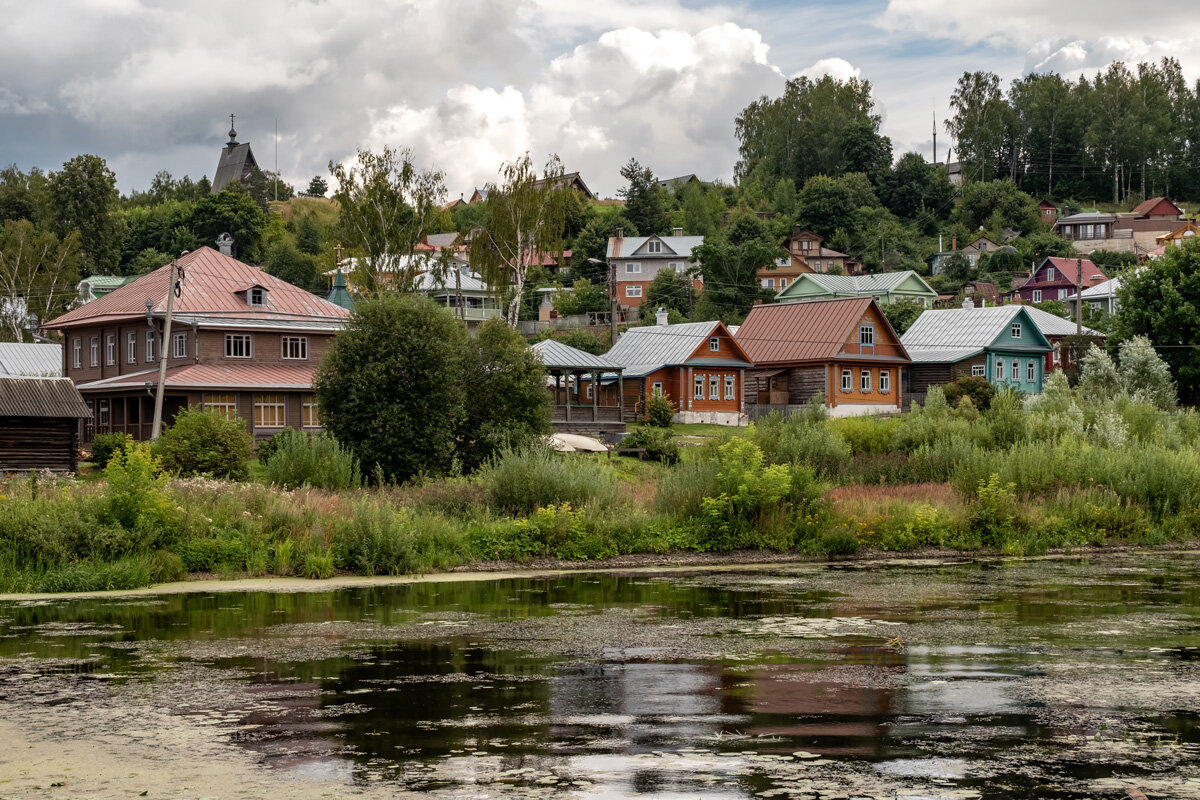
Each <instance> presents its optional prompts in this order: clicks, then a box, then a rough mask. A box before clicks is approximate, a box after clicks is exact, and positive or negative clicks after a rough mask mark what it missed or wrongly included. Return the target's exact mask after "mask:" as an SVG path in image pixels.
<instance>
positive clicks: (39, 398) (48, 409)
mask: <svg viewBox="0 0 1200 800" xmlns="http://www.w3.org/2000/svg"><path fill="white" fill-rule="evenodd" d="M91 413H92V412H90V411H89V410H88V407H87V403H85V402H83V397H82V396H80V394H79V391H78V390H77V389H76V388H75V384H73V383H71V380H70V379H69V378H16V377H0V417H42V418H45V417H52V418H56V419H62V418H66V419H81V418H83V417H90V416H91Z"/></svg>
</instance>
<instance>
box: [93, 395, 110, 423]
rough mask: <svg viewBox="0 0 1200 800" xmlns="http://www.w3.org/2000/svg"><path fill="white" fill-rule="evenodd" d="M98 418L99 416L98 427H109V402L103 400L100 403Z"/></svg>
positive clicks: (97, 410)
mask: <svg viewBox="0 0 1200 800" xmlns="http://www.w3.org/2000/svg"><path fill="white" fill-rule="evenodd" d="M96 416H97V420H96V424H98V425H107V424H108V423H109V406H108V400H103V399H102V400H101V401H100V402H99V403H98V404H97V405H96Z"/></svg>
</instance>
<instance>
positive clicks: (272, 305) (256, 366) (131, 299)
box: [45, 247, 350, 442]
mask: <svg viewBox="0 0 1200 800" xmlns="http://www.w3.org/2000/svg"><path fill="white" fill-rule="evenodd" d="M178 264H179V268H180V271H181V273H182V279H181V280H180V282H179V291H178V294H177V297H176V298H175V301H174V310H173V320H172V327H171V340H170V341H169V342H163V326H164V321H165V318H166V308H167V293H168V291H170V286H169V284H170V270H171V267H170V265H167V266H164V267H161V268H159V269H157V270H155V271H154V272H151V273H149V274H147V275H143V276H142V277H140V278H138V279H137V280H136V281H134V282H133V283H130V284H128V285H126V286H123V287H121V288H120V289H117V290H116V291H113V292H111V293H110V294H107V295H105V296H104V297H101V298H99V299H98V300H94V301H92V302H90V303H87V304H86V305H83V306H80V307H79V308H76V309H73V310H71V311H69V312H67V313H66V314H63V315H62V316H61V317H58V318H57V319H54V320H51V321H49V322H47V323H46V325H45V327H46V328H47V329H50V330H56V331H58V332H59V333H60V334H61V335H62V337H63V374H64V375H66V376H67V377H68V378H70V379H71V380H72V381H74V383H75V386H76V387H77V388H78V389H79V391H80V393H81V394H82V395H83V397H84V400H85V401H86V402H87V404H88V406H89V407H90V408H91V410H92V415H91V418H90V419H88V420H87V421H85V423H84V426H83V430H82V431H81V436H82V440H83V441H84V442H88V441H91V439H92V437H93V436H94V435H95V434H97V433H107V432H113V431H123V432H125V433H128V434H130V435H131V436H133V437H134V438H135V439H148V438H150V429H151V424H152V421H153V420H152V416H153V410H154V392H155V388H156V386H157V381H158V366H159V356H160V355H161V353H162V352H163V350H162V348H164V347H166V348H167V357H168V359H167V373H166V375H167V377H166V389H165V398H164V403H163V421H164V424H167V423H169V422H170V421H171V419H173V418H174V416H175V414H176V413H178V412H179V410H180V409H182V408H185V407H186V408H195V409H212V410H215V411H217V412H218V413H220V414H223V415H225V416H227V417H229V418H231V419H232V418H234V417H240V418H242V419H244V420H246V424H247V427H248V428H249V429H250V431H251V433H253V434H254V436H255V437H258V438H264V437H268V436H270V435H272V434H274V433H276V432H277V431H279V430H281V429H282V428H284V427H291V428H297V429H301V430H304V429H316V428H319V427H320V422H319V420H318V417H317V406H316V400H315V398H314V396H313V389H312V384H313V375H314V373H315V372H316V368H317V366H318V364H319V363H320V361H321V358H322V357H323V356H324V355H325V352H326V350H327V349H328V347H329V342H330V339H331V338H332V337H333V336H334V335H335V334H336V333H337V332H338V331H340V330H341V329H342V327H343V326H344V324H345V320H346V317H348V316H349V314H350V312H349V311H347V310H346V309H344V308H341V307H340V306H336V305H334V304H333V303H330V302H329V301H327V300H325V299H323V298H320V297H316V296H314V295H312V294H309V293H308V292H306V291H304V290H303V289H300V288H298V287H296V286H293V285H291V284H290V283H287V282H285V281H281V280H279V279H278V278H275V277H273V276H271V275H268V274H267V273H265V272H263V271H262V270H260V269H258V268H257V267H252V266H250V265H249V264H243V263H242V262H241V261H238V260H237V259H235V258H232V257H230V256H226V255H222V254H221V253H219V252H217V251H216V250H213V249H212V248H209V247H202V248H200V249H199V250H196V251H195V252H193V253H189V254H188V255H186V256H183V257H181V258H180V259H179V261H178Z"/></svg>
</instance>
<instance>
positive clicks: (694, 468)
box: [654, 459, 721, 519]
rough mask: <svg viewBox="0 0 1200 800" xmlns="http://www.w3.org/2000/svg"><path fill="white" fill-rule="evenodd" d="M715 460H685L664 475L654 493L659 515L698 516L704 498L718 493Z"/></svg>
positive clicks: (684, 517)
mask: <svg viewBox="0 0 1200 800" xmlns="http://www.w3.org/2000/svg"><path fill="white" fill-rule="evenodd" d="M719 469H720V467H719V465H718V464H717V461H716V460H715V459H712V460H709V459H703V460H695V461H685V462H683V463H682V464H679V465H678V466H676V467H675V468H674V469H671V470H668V471H667V472H666V473H664V474H663V476H662V478H661V479H660V480H659V482H658V490H657V492H656V493H655V495H654V507H655V509H656V510H657V511H658V512H659V513H660V514H665V515H670V516H674V517H677V518H681V519H688V518H692V517H699V516H700V514H701V513H702V511H703V504H704V498H705V497H715V496H717V495H718V494H720V493H721V489H720V485H719V483H718V480H719V479H718V477H717V472H718V470H719Z"/></svg>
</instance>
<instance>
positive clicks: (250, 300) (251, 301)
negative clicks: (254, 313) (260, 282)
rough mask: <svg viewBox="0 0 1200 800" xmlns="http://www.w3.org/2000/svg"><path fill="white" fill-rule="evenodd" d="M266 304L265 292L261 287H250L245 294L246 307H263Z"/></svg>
mask: <svg viewBox="0 0 1200 800" xmlns="http://www.w3.org/2000/svg"><path fill="white" fill-rule="evenodd" d="M266 304H267V290H266V289H264V288H262V287H261V286H251V287H250V289H249V291H247V292H246V305H248V306H265V305H266Z"/></svg>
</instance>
